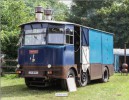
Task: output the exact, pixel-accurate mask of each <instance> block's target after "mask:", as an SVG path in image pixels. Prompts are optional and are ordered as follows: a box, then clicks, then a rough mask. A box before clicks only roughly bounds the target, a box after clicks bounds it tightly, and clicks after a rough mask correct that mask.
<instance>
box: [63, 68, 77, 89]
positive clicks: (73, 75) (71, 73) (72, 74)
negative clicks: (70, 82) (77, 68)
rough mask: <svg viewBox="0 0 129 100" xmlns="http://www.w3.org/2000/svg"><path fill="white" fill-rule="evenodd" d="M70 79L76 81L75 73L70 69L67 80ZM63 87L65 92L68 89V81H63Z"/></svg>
mask: <svg viewBox="0 0 129 100" xmlns="http://www.w3.org/2000/svg"><path fill="white" fill-rule="evenodd" d="M70 77H71V78H74V79H75V72H74V71H73V70H72V69H70V70H69V71H68V74H67V78H70ZM61 87H62V89H64V90H67V89H68V87H67V82H66V79H62V80H61Z"/></svg>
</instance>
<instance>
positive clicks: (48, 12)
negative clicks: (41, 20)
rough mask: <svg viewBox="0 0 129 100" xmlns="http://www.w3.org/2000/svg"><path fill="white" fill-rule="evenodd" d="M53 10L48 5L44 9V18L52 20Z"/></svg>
mask: <svg viewBox="0 0 129 100" xmlns="http://www.w3.org/2000/svg"><path fill="white" fill-rule="evenodd" d="M52 14H53V10H52V9H49V8H48V7H47V8H46V9H45V10H44V15H45V20H52Z"/></svg>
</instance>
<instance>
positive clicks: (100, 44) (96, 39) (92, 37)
mask: <svg viewBox="0 0 129 100" xmlns="http://www.w3.org/2000/svg"><path fill="white" fill-rule="evenodd" d="M89 51H90V58H89V59H90V63H91V64H96V63H101V64H113V34H108V33H106V32H103V31H99V30H94V29H89Z"/></svg>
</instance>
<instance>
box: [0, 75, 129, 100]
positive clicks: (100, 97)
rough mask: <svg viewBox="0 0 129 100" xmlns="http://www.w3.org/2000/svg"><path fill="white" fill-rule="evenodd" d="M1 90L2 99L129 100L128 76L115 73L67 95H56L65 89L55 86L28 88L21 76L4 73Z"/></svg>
mask: <svg viewBox="0 0 129 100" xmlns="http://www.w3.org/2000/svg"><path fill="white" fill-rule="evenodd" d="M1 90H2V92H1V95H2V100H129V76H121V75H120V73H117V74H114V75H113V76H112V77H110V80H109V82H107V83H99V82H97V81H92V82H91V83H90V84H89V85H87V86H86V87H79V88H77V91H76V92H71V93H69V92H68V97H56V96H55V93H64V92H67V91H62V90H60V89H58V88H55V87H53V88H42V89H33V90H32V89H28V88H27V87H26V85H25V84H24V79H23V78H17V77H16V76H15V75H6V76H5V77H2V78H1Z"/></svg>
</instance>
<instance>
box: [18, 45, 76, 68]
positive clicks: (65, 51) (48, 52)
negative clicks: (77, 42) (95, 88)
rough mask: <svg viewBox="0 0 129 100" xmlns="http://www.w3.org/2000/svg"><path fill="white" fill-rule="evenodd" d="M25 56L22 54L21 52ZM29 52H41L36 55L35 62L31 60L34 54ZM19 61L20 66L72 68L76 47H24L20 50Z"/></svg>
mask: <svg viewBox="0 0 129 100" xmlns="http://www.w3.org/2000/svg"><path fill="white" fill-rule="evenodd" d="M21 50H22V51H23V54H20V51H21ZM29 50H39V53H38V54H35V62H32V61H31V60H30V57H32V56H33V55H32V54H29ZM18 59H19V60H18V61H19V64H20V65H29V66H30V65H32V66H47V65H48V64H51V65H52V66H69V65H70V66H72V65H74V46H73V45H42V46H23V47H21V48H20V49H19V57H18Z"/></svg>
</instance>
